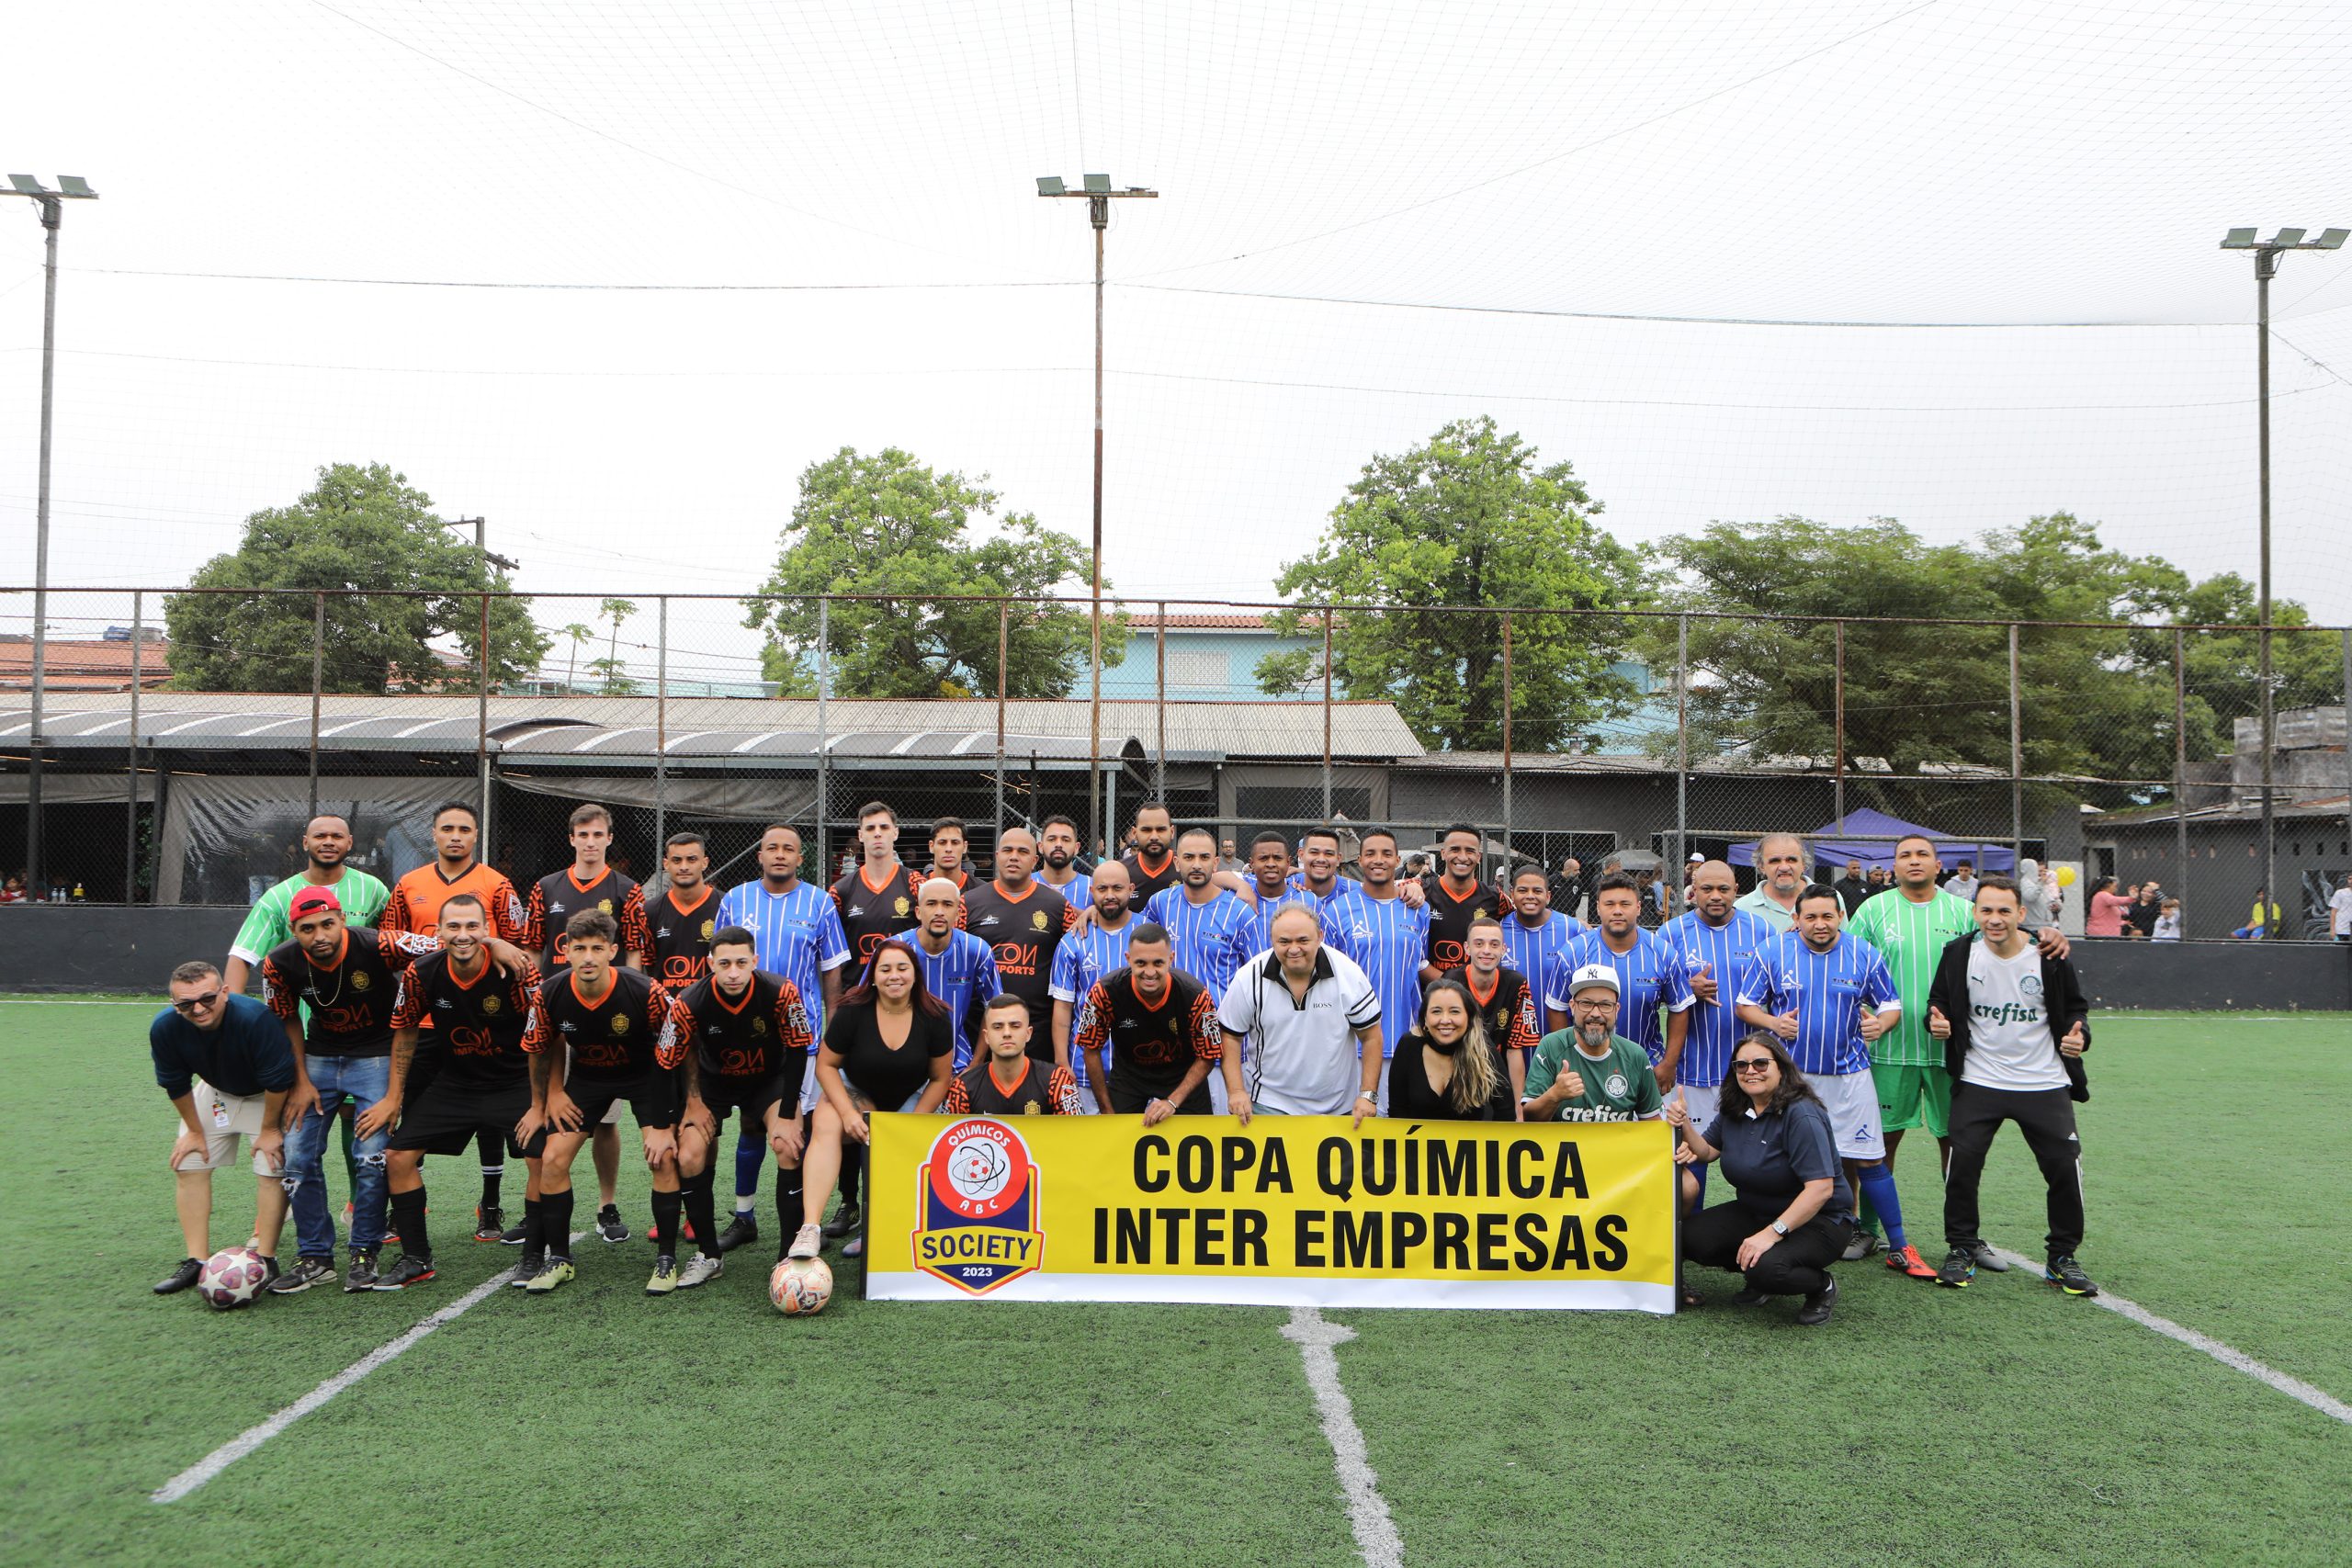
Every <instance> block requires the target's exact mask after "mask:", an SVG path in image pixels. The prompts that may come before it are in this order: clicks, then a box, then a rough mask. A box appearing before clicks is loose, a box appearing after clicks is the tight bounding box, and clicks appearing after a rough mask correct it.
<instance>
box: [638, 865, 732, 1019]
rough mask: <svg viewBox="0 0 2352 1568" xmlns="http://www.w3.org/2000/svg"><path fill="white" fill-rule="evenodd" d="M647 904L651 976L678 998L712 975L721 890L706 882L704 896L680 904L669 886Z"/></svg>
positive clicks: (646, 915) (647, 950)
mask: <svg viewBox="0 0 2352 1568" xmlns="http://www.w3.org/2000/svg"><path fill="white" fill-rule="evenodd" d="M644 903H645V924H646V940H647V942H648V943H649V944H650V945H648V946H647V947H646V949H645V952H646V953H649V954H650V956H649V957H648V958H647V959H646V961H645V967H646V970H647V972H648V973H650V974H651V975H652V976H653V977H654V978H655V979H657V980H659V981H661V982H662V989H664V990H666V991H668V992H669V993H670V994H671V995H672V996H673V997H674V996H677V995H678V994H680V993H681V992H683V991H684V989H685V988H686V987H688V986H691V985H693V984H694V983H695V981H696V980H699V979H701V978H702V977H703V976H706V975H707V974H709V973H710V937H711V933H712V932H713V931H717V930H718V918H717V917H718V889H717V888H715V887H713V886H711V885H710V884H709V883H707V882H706V883H704V884H703V885H702V897H699V898H697V899H695V901H694V902H693V903H692V904H681V903H680V902H678V890H677V889H676V888H674V887H665V888H663V889H662V891H661V892H659V893H657V894H655V895H654V896H653V897H650V898H648V899H646V900H645V901H644Z"/></svg>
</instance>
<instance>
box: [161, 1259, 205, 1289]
mask: <svg viewBox="0 0 2352 1568" xmlns="http://www.w3.org/2000/svg"><path fill="white" fill-rule="evenodd" d="M203 1272H204V1259H202V1258H181V1259H180V1261H179V1266H178V1267H177V1268H175V1269H173V1270H172V1271H171V1272H170V1273H168V1274H166V1275H164V1277H163V1278H162V1279H160V1280H156V1281H155V1286H154V1290H155V1293H156V1294H157V1295H159V1296H170V1295H177V1294H178V1293H179V1292H182V1291H185V1290H187V1288H188V1287H189V1286H190V1285H193V1284H195V1283H196V1277H197V1276H198V1274H201V1273H203Z"/></svg>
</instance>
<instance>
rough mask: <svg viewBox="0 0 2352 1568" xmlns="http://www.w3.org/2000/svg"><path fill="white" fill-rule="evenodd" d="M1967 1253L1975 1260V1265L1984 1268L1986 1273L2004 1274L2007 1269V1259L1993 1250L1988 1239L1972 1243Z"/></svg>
mask: <svg viewBox="0 0 2352 1568" xmlns="http://www.w3.org/2000/svg"><path fill="white" fill-rule="evenodd" d="M1968 1254H1969V1256H1970V1257H1971V1258H1974V1259H1975V1260H1976V1267H1978V1268H1979V1269H1984V1270H1985V1272H1986V1273H1987V1274H2006V1273H2007V1272H2008V1271H2009V1260H2008V1259H2007V1258H2004V1257H2002V1256H2001V1255H2000V1254H1999V1253H1997V1252H1996V1251H1994V1250H1993V1244H1992V1243H1991V1242H1989V1241H1980V1242H1976V1243H1974V1244H1973V1245H1972V1246H1971V1247H1969V1249H1968Z"/></svg>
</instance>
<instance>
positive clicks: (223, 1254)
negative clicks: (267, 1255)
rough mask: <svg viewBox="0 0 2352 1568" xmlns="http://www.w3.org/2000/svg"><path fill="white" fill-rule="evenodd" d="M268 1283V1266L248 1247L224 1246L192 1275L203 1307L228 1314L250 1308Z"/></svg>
mask: <svg viewBox="0 0 2352 1568" xmlns="http://www.w3.org/2000/svg"><path fill="white" fill-rule="evenodd" d="M268 1282H269V1265H268V1264H267V1263H266V1262H264V1261H263V1259H262V1256H261V1254H260V1253H258V1252H255V1251H254V1249H253V1248H252V1247H222V1248H221V1249H220V1251H218V1252H216V1253H214V1254H213V1255H212V1256H211V1257H209V1258H206V1259H205V1260H204V1267H203V1268H202V1269H199V1270H198V1273H197V1276H196V1293H197V1294H198V1295H199V1296H202V1297H203V1298H204V1304H205V1305H207V1306H209V1307H215V1308H218V1309H219V1310H220V1311H221V1312H228V1311H230V1310H232V1308H236V1307H241V1306H251V1305H252V1304H253V1302H254V1297H255V1296H258V1295H260V1294H261V1288H262V1286H264V1285H266V1284H267V1283H268Z"/></svg>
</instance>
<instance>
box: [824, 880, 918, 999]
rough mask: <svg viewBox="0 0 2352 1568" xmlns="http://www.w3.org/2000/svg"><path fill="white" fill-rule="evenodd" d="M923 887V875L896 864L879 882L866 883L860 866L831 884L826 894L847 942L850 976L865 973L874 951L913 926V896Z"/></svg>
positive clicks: (872, 959) (872, 958)
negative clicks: (836, 912) (838, 914)
mask: <svg viewBox="0 0 2352 1568" xmlns="http://www.w3.org/2000/svg"><path fill="white" fill-rule="evenodd" d="M921 887H922V874H921V873H920V872H918V871H916V870H915V869H914V868H913V867H912V866H910V865H906V864H903V863H897V862H894V863H892V864H891V868H890V869H889V871H888V872H887V873H885V874H883V877H882V880H881V881H880V882H879V883H874V882H869V881H867V880H866V877H865V867H864V866H863V865H861V866H858V867H857V868H855V869H854V870H853V871H852V872H851V873H850V874H848V875H847V876H844V877H842V879H841V880H840V881H839V882H836V883H834V884H833V886H831V888H830V889H829V891H830V892H831V894H832V896H833V908H835V909H838V910H839V911H840V912H841V917H842V936H843V937H845V938H847V939H848V942H849V953H850V960H849V961H850V968H849V973H851V974H853V975H862V974H864V973H865V966H866V965H867V964H871V963H872V962H873V961H874V950H875V949H876V948H877V947H879V946H881V945H882V944H883V943H884V942H888V941H889V940H890V939H891V938H892V937H894V936H897V935H898V934H899V932H900V931H905V930H906V929H907V928H908V927H909V926H910V925H913V924H914V923H915V894H916V892H917V890H918V889H920V888H921Z"/></svg>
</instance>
